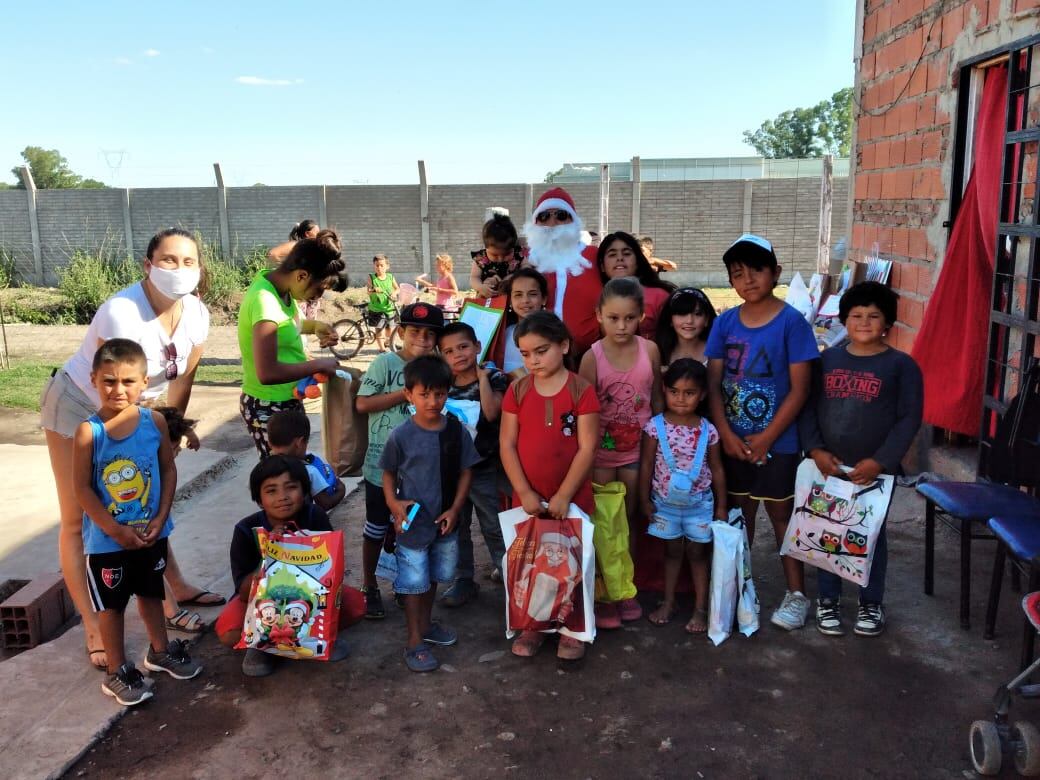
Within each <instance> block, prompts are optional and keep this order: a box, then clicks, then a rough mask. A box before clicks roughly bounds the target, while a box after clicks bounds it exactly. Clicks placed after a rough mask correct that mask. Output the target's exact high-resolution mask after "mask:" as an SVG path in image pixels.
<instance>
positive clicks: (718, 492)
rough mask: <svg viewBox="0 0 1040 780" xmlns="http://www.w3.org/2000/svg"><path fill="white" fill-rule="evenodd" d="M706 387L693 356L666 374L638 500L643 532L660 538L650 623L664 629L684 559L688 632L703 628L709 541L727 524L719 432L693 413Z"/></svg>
mask: <svg viewBox="0 0 1040 780" xmlns="http://www.w3.org/2000/svg"><path fill="white" fill-rule="evenodd" d="M707 389H708V372H707V370H706V369H705V368H704V364H702V363H700V362H699V361H697V360H694V359H693V358H679V359H678V360H675V361H673V362H672V364H671V365H670V366H668V370H667V371H665V374H664V402H665V407H666V409H665V412H664V414H658V415H656V416H655V417H654V418H653V419H652V420H650V421H649V422H648V423H647V424H646V425H644V426H643V454H642V460H641V461H640V466H639V496H640V501H641V502H642V508H643V513H644V514H645V515H646V516H647V517H649V518H650V525H649V527H648V528H647V533H648V534H650V535H651V536H656V537H657V538H658V539H664V540H665V562H664V600H663V601H662V602H661V604H660V606H658V607H657V609H655V610H654V611H653V612H651V613H650V615H649V619H650V622H651V623H653V624H654V625H656V626H664V625H667V624H668V623H670V622H671V620H672V618H673V617H674V616H675V586H676V583H678V581H679V570H680V568H681V567H682V560H683V555H684V553H685V555H686V558H687V559H688V560H689V563H690V572H691V574H692V575H693V593H694V608H693V617H692V618H690V620H689V622H688V623H687V624H686V630H687V631H688V632H689V633H691V634H703V633H704V632H706V631H707V630H708V582H709V564H710V560H709V552H708V550H709V543H710V542H711V522H712V520H725V519H726V477H725V474H724V473H723V469H722V453H721V451H720V450H721V448H720V447H719V434H718V431H716V430H715V426H713V425H712V424H711V423H710V422H708V421H707V420H706V419H704V418H703V417H701V416H700V414H698V412H697V410H698V407H699V406H700V405H701V402H702V401H703V400H704V396H705V395H706V394H707Z"/></svg>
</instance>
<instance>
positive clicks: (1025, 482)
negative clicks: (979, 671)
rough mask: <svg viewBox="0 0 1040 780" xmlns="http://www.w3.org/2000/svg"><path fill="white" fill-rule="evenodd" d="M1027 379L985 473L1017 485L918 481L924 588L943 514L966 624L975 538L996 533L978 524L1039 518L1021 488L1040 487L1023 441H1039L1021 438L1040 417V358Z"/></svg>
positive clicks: (929, 584) (929, 582)
mask: <svg viewBox="0 0 1040 780" xmlns="http://www.w3.org/2000/svg"><path fill="white" fill-rule="evenodd" d="M1023 379H1024V381H1023V383H1022V393H1021V394H1020V396H1019V398H1018V399H1017V401H1016V406H1015V411H1014V412H1013V413H1011V414H1012V419H1010V420H1009V423H1010V424H1008V425H1001V426H998V431H997V433H998V437H1003V439H1001V438H995V439H994V441H993V442H992V444H993V446H992V448H991V453H990V457H989V458H988V459H987V463H988V466H989V471H988V473H987V474H986V475H980V476H982V477H983V480H985V478H986V477H988V476H991V475H994V474H996V475H1002V476H1004V475H1014V476H1013V477H1012V478H1013V479H1014V480H1015V482H1016V483H1018V484H1015V485H1010V484H1002V483H1000V482H992V481H979V482H924V483H922V484H920V485H918V486H917V492H918V493H920V494H921V495H922V496H924V499H925V516H924V592H925V593H926V594H927V595H929V596H931V595H932V593H933V590H934V584H935V583H934V581H935V520H936V518H937V517H938V518H939V519H940V520H942V521H943V522H944V523H946V524H947V525H949V526H950V527H952V528H954V529H955V530H957V531H958V533H959V534H960V547H961V593H960V618H961V628H963V629H968V628H970V627H971V622H970V619H969V603H970V598H971V543H972V541H973V540H976V539H986V540H992V539H993V538H994V537H993V535H991V534H989V533H986V534H978V533H975V532H974V527H975V524H976V523H979V524H981V523H985V522H987V521H988V520H989V519H990V518H991V517H994V518H995V517H1000V518H1016V521H1020V522H1023V523H1027V522H1028V521H1029V520H1031V519H1032V520H1035V521H1037V522H1040V499H1037V498H1036V497H1035V496H1032V495H1030V494H1028V493H1025V492H1023V491H1022V490H1020V487H1022V486H1026V487H1031V488H1035V487H1037V481H1038V478H1040V474H1036V473H1033V472H1036V471H1037V469H1028V468H1027V469H1022V460H1023V458H1022V453H1021V447H1020V444H1025V445H1028V446H1029V447H1030V448H1032V447H1033V446H1034V443H1033V442H1032V441H1023V442H1020V441H1019V438H1020V433H1021V429H1022V421H1023V420H1024V419H1028V420H1032V419H1035V412H1036V405H1037V404H1038V402H1040V401H1038V387H1040V363H1037V362H1034V363H1033V365H1032V366H1031V367H1030V369H1029V370H1028V371H1027V372H1026V373H1025V376H1024V377H1023ZM1030 454H1031V453H1030ZM1016 527H1017V526H1016ZM1005 546H1006V544H1005ZM998 547H999V545H998ZM998 554H999V552H998ZM1029 557H1031V556H1029ZM1001 574H1003V567H1001ZM994 576H996V575H994ZM1034 590H1035V588H1034ZM991 592H992V588H991ZM987 628H988V627H987Z"/></svg>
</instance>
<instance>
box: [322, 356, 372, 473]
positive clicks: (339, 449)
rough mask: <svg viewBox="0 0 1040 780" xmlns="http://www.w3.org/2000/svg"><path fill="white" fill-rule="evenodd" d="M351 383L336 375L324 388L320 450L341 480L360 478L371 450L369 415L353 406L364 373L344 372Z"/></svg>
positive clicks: (352, 370) (356, 370)
mask: <svg viewBox="0 0 1040 780" xmlns="http://www.w3.org/2000/svg"><path fill="white" fill-rule="evenodd" d="M343 370H344V371H346V372H347V373H349V374H350V381H349V382H348V381H347V380H345V379H340V378H339V377H337V376H335V375H333V376H331V377H329V380H328V382H326V383H325V384H324V385H323V386H322V389H321V390H322V392H321V446H322V448H323V450H324V452H325V460H326V461H328V464H329V465H330V466H332V469H333V471H335V472H336V474H337V475H339V476H341V477H356V476H360V475H361V464H362V463H364V461H365V450H367V449H368V415H365V414H361V413H359V412H358V411H357V409H356V408H355V406H354V401H355V399H356V398H357V393H358V389H359V388H360V387H361V371H359V370H358V369H356V368H345V369H343Z"/></svg>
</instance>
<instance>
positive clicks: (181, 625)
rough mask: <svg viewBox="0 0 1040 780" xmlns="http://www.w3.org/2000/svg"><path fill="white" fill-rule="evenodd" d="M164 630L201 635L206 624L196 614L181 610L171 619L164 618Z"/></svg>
mask: <svg viewBox="0 0 1040 780" xmlns="http://www.w3.org/2000/svg"><path fill="white" fill-rule="evenodd" d="M166 630H167V631H180V632H181V633H182V634H201V633H202V632H203V631H205V630H206V624H205V623H204V622H203V621H202V616H201V615H200V614H199V613H198V612H190V611H188V610H186V609H182V610H181V611H180V612H178V613H177V614H176V615H174V616H173V617H168V618H166Z"/></svg>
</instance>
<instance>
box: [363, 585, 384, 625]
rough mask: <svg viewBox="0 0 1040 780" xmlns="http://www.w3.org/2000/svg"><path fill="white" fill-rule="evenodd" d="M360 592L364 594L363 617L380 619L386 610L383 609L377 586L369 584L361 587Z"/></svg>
mask: <svg viewBox="0 0 1040 780" xmlns="http://www.w3.org/2000/svg"><path fill="white" fill-rule="evenodd" d="M361 592H362V593H364V594H365V619H366V620H382V619H383V618H385V617H386V610H385V609H383V597H382V595H381V594H380V593H379V586H378V585H371V586H369V587H367V588H362V589H361Z"/></svg>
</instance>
